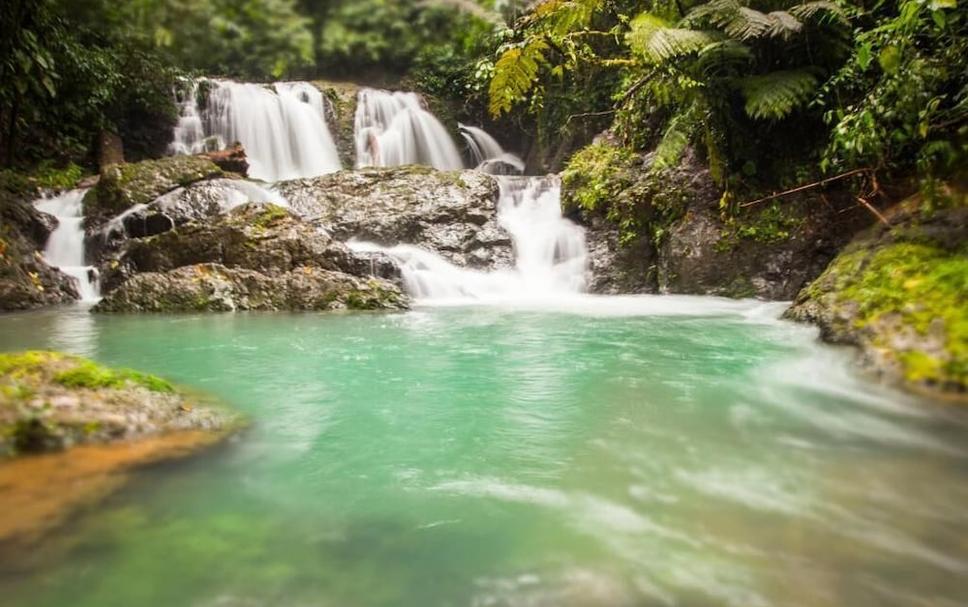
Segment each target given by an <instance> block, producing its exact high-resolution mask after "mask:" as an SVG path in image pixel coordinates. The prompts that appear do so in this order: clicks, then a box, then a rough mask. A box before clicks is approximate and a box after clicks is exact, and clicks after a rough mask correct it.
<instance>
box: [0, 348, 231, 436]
mask: <svg viewBox="0 0 968 607" xmlns="http://www.w3.org/2000/svg"><path fill="white" fill-rule="evenodd" d="M239 421H240V420H239V418H238V417H237V416H235V415H234V414H231V413H229V412H228V411H225V410H223V409H221V408H220V407H218V406H216V405H214V403H211V402H205V401H203V400H201V397H199V396H198V395H189V394H187V393H186V392H183V391H181V390H179V389H178V388H176V387H175V386H173V385H172V384H170V383H168V382H167V381H165V380H163V379H161V378H158V377H155V376H152V375H147V374H144V373H139V372H137V371H131V370H129V369H110V368H107V367H102V366H100V365H98V364H96V363H94V362H92V361H90V360H86V359H83V358H80V357H76V356H70V355H67V354H59V353H56V352H22V353H13V354H0V455H11V454H18V453H36V452H43V451H55V450H60V449H65V448H68V447H72V446H74V445H80V444H85V443H107V442H113V441H119V440H131V439H137V438H144V437H148V436H155V435H160V434H165V433H169V432H179V431H189V430H203V431H208V432H222V431H226V430H230V429H233V428H235V427H237V426H238V424H239Z"/></svg>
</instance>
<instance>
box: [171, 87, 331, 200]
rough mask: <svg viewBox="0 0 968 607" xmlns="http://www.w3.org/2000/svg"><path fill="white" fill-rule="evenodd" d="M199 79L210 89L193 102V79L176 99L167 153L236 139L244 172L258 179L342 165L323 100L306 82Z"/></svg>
mask: <svg viewBox="0 0 968 607" xmlns="http://www.w3.org/2000/svg"><path fill="white" fill-rule="evenodd" d="M203 82H205V83H206V86H208V87H209V89H210V90H208V91H207V95H206V96H207V103H206V105H205V107H204V108H200V107H199V105H198V97H199V94H198V84H197V83H196V84H195V85H193V86H192V87H191V88H190V90H189V91H188V92H187V93H186V94H185V96H184V98H183V99H182V100H181V101H180V103H179V105H180V108H181V117H180V118H179V121H178V124H177V125H176V126H175V131H174V140H173V142H172V144H171V145H170V146H169V151H171V152H172V153H174V154H198V153H201V152H206V151H212V149H222V148H224V147H225V145H226V144H227V143H230V142H235V141H238V142H240V143H241V144H242V145H243V147H244V148H245V151H246V155H247V156H248V160H249V174H250V175H251V176H252V177H254V178H256V179H261V180H264V181H281V180H285V179H299V178H303V177H316V176H318V175H325V174H327V173H334V172H336V171H338V170H340V169H341V168H342V166H341V164H340V160H339V152H338V151H337V149H336V144H335V143H334V141H333V136H332V134H331V133H330V131H329V126H328V124H327V123H326V101H325V99H324V97H323V94H322V93H321V92H320V91H319V89H317V88H316V87H315V86H313V85H312V84H310V83H308V82H277V83H275V84H273V85H263V84H253V83H246V82H233V81H230V80H205V81H203Z"/></svg>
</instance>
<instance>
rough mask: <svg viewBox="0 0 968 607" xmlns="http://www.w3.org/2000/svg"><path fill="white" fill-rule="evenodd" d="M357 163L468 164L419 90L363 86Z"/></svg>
mask: <svg viewBox="0 0 968 607" xmlns="http://www.w3.org/2000/svg"><path fill="white" fill-rule="evenodd" d="M355 140H356V166H357V167H358V168H363V167H370V166H372V167H392V166H402V165H407V164H422V165H427V166H432V167H434V168H436V169H440V170H442V171H452V170H458V169H462V168H464V161H463V159H462V158H461V154H460V150H458V149H457V145H456V144H455V143H454V141H453V139H452V138H451V136H450V133H448V132H447V129H446V128H445V127H444V125H443V124H441V123H440V121H439V120H437V118H436V117H435V116H434V115H433V114H431V113H430V112H428V111H427V110H426V109H425V108H424V107H423V104H422V102H421V100H420V96H419V95H417V94H416V93H402V92H390V91H383V90H377V89H363V90H361V91H360V93H359V96H358V103H357V107H356V117H355Z"/></svg>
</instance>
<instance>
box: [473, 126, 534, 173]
mask: <svg viewBox="0 0 968 607" xmlns="http://www.w3.org/2000/svg"><path fill="white" fill-rule="evenodd" d="M457 128H458V130H459V131H460V134H461V136H462V137H463V138H464V141H466V142H467V149H468V150H469V151H470V157H471V163H472V164H473V166H475V167H477V169H478V170H480V171H484V172H485V173H500V172H504V168H503V167H502V165H506V166H508V167H510V168H511V169H513V170H514V172H516V173H523V172H524V161H523V160H521V159H520V158H519V157H517V156H515V155H514V154H511V153H509V152H506V151H504V148H502V147H501V144H500V143H498V142H497V140H496V139H494V137H491V135H490V134H489V133H488V132H487V131H485V130H484V129H481V128H478V127H476V126H468V125H466V124H460V123H458V124H457Z"/></svg>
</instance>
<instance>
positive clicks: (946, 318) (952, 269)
mask: <svg viewBox="0 0 968 607" xmlns="http://www.w3.org/2000/svg"><path fill="white" fill-rule="evenodd" d="M825 293H829V294H830V296H831V297H832V298H833V299H834V301H835V305H837V306H843V305H845V304H847V303H850V304H852V305H855V306H856V308H857V309H856V315H855V320H854V325H855V328H857V329H861V330H863V329H866V328H872V329H874V330H881V331H883V329H879V327H875V325H880V326H888V325H889V324H891V323H889V322H888V321H889V320H891V319H896V320H897V321H898V322H897V323H896V324H897V325H898V326H901V327H906V328H910V329H911V330H913V331H915V332H916V333H917V334H919V335H922V336H926V335H928V334H929V333H932V332H939V333H941V334H943V336H944V352H943V353H941V354H940V355H939V353H936V352H927V351H924V350H921V349H918V348H916V347H912V348H911V349H908V350H905V351H903V352H900V353H898V354H897V360H898V361H899V362H900V363H901V366H902V367H903V371H904V374H905V376H906V377H907V379H908V380H909V381H912V382H930V383H937V384H945V385H953V386H960V387H961V389H964V388H966V387H968V309H966V307H965V303H964V302H965V301H968V256H965V255H963V254H961V253H958V252H952V251H948V250H945V249H942V248H939V247H934V246H930V245H925V244H919V243H911V242H900V243H893V244H889V245H886V246H883V247H880V248H877V249H874V250H873V251H871V250H867V249H863V248H858V249H856V250H853V251H851V252H848V253H846V254H844V255H841V256H840V257H839V258H838V259H837V260H835V261H834V263H833V264H832V265H831V267H830V268H829V269H828V270H827V272H826V273H825V275H824V276H823V277H822V278H821V280H819V281H817V282H816V283H814V284H813V285H811V286H810V287H809V288H808V290H807V294H808V296H810V297H812V298H819V297H823V296H824V294H825ZM889 338H890V335H889V334H887V335H880V336H879V337H877V338H875V341H876V342H878V343H880V344H881V345H883V346H885V347H889V346H890V344H888V343H886V342H887V341H889Z"/></svg>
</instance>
